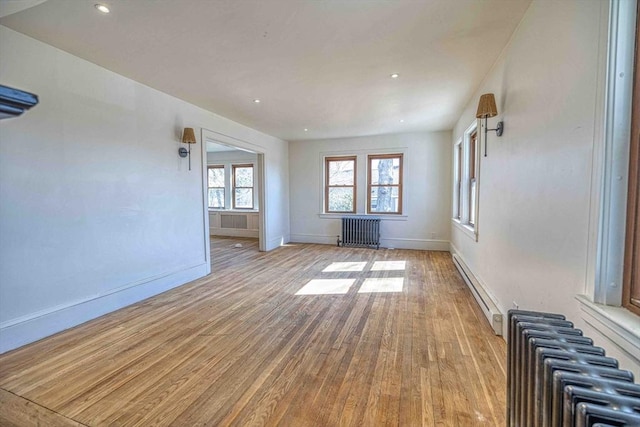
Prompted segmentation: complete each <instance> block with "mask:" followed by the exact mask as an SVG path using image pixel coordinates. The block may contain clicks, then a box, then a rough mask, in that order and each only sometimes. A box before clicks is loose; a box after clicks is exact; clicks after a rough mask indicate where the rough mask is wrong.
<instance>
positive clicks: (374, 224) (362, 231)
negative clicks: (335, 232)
mask: <svg viewBox="0 0 640 427" xmlns="http://www.w3.org/2000/svg"><path fill="white" fill-rule="evenodd" d="M341 244H342V246H367V247H370V246H375V247H376V249H379V248H380V218H375V217H369V216H346V217H343V218H342V240H340V239H338V246H340V245H341Z"/></svg>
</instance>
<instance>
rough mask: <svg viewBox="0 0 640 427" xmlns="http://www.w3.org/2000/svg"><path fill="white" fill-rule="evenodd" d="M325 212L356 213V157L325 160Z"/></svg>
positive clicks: (328, 158)
mask: <svg viewBox="0 0 640 427" xmlns="http://www.w3.org/2000/svg"><path fill="white" fill-rule="evenodd" d="M324 170H325V195H324V210H325V212H327V213H345V212H348V213H355V211H356V156H345V157H327V158H325V167H324Z"/></svg>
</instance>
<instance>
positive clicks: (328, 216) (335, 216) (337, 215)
mask: <svg viewBox="0 0 640 427" xmlns="http://www.w3.org/2000/svg"><path fill="white" fill-rule="evenodd" d="M355 215H357V216H370V217H375V218H380V219H381V220H382V221H406V220H407V219H408V218H409V217H408V216H407V215H395V214H380V215H374V214H360V213H356V214H352V213H320V214H318V217H319V218H321V219H340V218H342V217H345V216H355Z"/></svg>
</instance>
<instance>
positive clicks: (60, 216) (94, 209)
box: [0, 26, 289, 351]
mask: <svg viewBox="0 0 640 427" xmlns="http://www.w3.org/2000/svg"><path fill="white" fill-rule="evenodd" d="M0 52H2V61H0V81H1V82H2V84H4V85H8V86H12V87H16V88H19V89H23V90H27V91H30V92H34V93H36V94H38V95H39V97H40V104H39V105H37V106H36V107H34V108H33V109H32V110H30V111H28V112H27V113H26V114H25V115H24V116H22V117H19V118H14V119H7V120H3V121H2V122H0V242H1V243H0V351H6V350H8V349H11V348H15V347H17V346H20V345H23V344H25V343H27V342H31V341H34V340H36V339H39V338H41V337H44V336H46V335H49V334H52V333H54V332H57V331H60V330H63V329H66V328H68V327H71V326H73V325H76V324H79V323H82V322H83V321H86V320H88V319H91V318H94V317H97V316H99V315H101V314H104V313H106V312H109V311H112V310H115V309H117V308H120V307H122V306H125V305H128V304H131V303H132V302H135V301H138V300H140V299H143V298H146V297H148V296H151V295H154V294H157V293H159V292H162V291H164V290H166V289H170V288H172V287H175V286H178V285H180V284H183V283H186V282H188V281H190V280H192V279H195V278H197V277H200V276H202V275H204V274H206V273H207V271H208V269H209V266H208V260H207V258H206V249H205V248H206V241H205V236H206V234H207V233H206V232H205V230H206V228H205V227H206V222H205V221H206V220H205V217H206V216H205V212H204V209H203V203H204V202H203V195H204V189H203V184H204V179H203V178H204V170H203V168H204V165H205V163H206V161H205V160H204V159H203V154H204V151H203V149H202V145H201V141H200V139H201V138H200V128H205V129H208V130H213V131H215V132H219V133H220V134H221V135H226V136H227V137H229V138H234V139H235V140H238V141H241V142H242V143H245V144H251V145H253V146H255V147H259V148H260V151H262V152H264V153H265V164H266V177H267V180H266V181H267V184H266V185H267V186H268V187H270V186H272V187H276V188H274V191H273V192H272V193H270V196H269V205H270V206H277V209H278V212H276V213H274V214H272V215H269V216H268V219H267V221H268V222H267V229H268V236H269V238H270V241H271V242H280V241H283V240H285V241H286V239H287V238H288V227H289V225H288V224H289V219H288V215H286V214H283V213H281V212H280V209H281V207H282V206H284V209H286V210H288V179H287V176H288V168H287V166H288V165H287V158H288V144H287V143H286V142H284V141H281V140H279V139H276V138H273V137H270V136H268V135H265V134H262V133H260V132H257V131H255V130H253V129H250V128H247V127H245V126H242V125H239V124H237V123H235V122H232V121H230V120H228V119H225V118H223V117H220V116H217V115H215V114H212V113H210V112H208V111H205V110H203V109H201V108H198V107H195V106H193V105H191V104H188V103H186V102H183V101H181V100H178V99H176V98H173V97H171V96H169V95H166V94H164V93H161V92H159V91H156V90H154V89H151V88H149V87H147V86H144V85H142V84H139V83H137V82H135V81H132V80H130V79H127V78H124V77H122V76H120V75H118V74H115V73H113V72H110V71H108V70H106V69H104V68H101V67H98V66H96V65H94V64H91V63H89V62H86V61H84V60H81V59H79V58H77V57H74V56H72V55H69V54H67V53H65V52H63V51H60V50H58V49H55V48H53V47H51V46H49V45H46V44H43V43H41V42H38V41H36V40H34V39H31V38H28V37H25V36H23V35H21V34H19V33H17V32H14V31H12V30H9V29H7V28H5V27H1V26H0ZM185 126H190V127H195V128H196V135H197V136H198V140H199V143H198V144H197V145H195V146H194V147H193V148H192V159H191V161H192V169H193V170H192V171H188V170H187V160H186V159H182V158H180V157H178V154H177V150H178V147H179V146H180V143H179V138H180V133H181V130H182V128H183V127H185ZM267 190H268V191H269V188H267ZM271 209H273V207H271ZM273 246H274V244H272V245H271V247H273Z"/></svg>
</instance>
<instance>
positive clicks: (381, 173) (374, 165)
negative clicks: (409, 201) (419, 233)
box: [367, 154, 402, 214]
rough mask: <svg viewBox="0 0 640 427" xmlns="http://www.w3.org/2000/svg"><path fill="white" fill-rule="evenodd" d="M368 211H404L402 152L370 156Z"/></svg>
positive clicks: (390, 212)
mask: <svg viewBox="0 0 640 427" xmlns="http://www.w3.org/2000/svg"><path fill="white" fill-rule="evenodd" d="M368 164H369V168H368V172H369V173H368V182H367V187H368V194H367V213H374V214H401V213H402V154H384V155H370V156H368Z"/></svg>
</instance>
